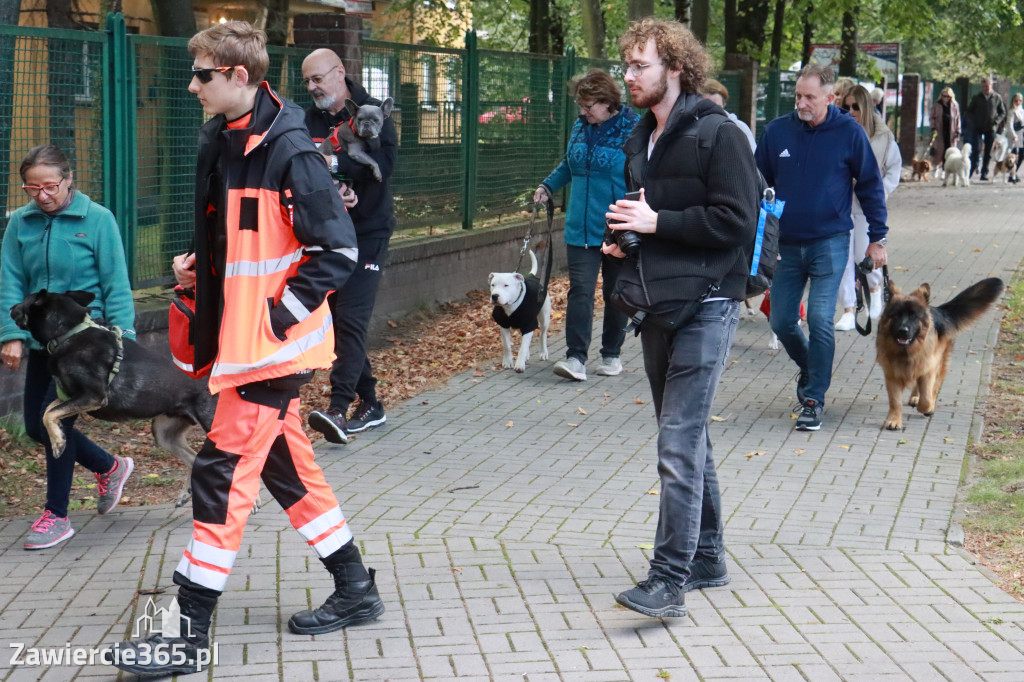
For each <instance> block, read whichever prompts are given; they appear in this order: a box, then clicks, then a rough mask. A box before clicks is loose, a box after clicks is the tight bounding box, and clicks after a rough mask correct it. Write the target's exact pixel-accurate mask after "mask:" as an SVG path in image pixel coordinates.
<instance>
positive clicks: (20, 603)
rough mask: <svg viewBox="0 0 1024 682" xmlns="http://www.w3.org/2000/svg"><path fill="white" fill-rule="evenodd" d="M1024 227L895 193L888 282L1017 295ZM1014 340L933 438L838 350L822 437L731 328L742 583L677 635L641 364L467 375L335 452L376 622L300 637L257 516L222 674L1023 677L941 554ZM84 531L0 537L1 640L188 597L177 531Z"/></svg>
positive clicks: (708, 595) (276, 536)
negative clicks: (637, 587)
mask: <svg viewBox="0 0 1024 682" xmlns="http://www.w3.org/2000/svg"><path fill="white" fill-rule="evenodd" d="M1022 215H1024V191H1022V190H1020V189H1018V188H1016V187H1008V186H1005V185H992V184H986V185H981V186H979V185H974V186H972V187H970V188H968V189H961V190H953V191H943V190H942V189H941V188H940V187H938V186H937V183H930V184H924V183H917V184H912V185H909V186H907V187H904V188H901V189H900V190H899V191H898V192H897V193H896V194H895V195H894V196H893V198H892V201H891V226H892V233H891V239H890V242H891V249H890V258H891V259H892V261H893V266H894V267H893V268H892V269H891V275H892V277H893V279H894V281H896V282H897V283H898V284H900V285H904V286H906V287H913V286H916V285H917V284H919V283H921V282H924V281H928V282H930V283H931V284H932V292H933V300H935V301H937V302H943V301H945V300H948V298H950V297H951V296H952V295H953V294H954V293H955V292H956V291H958V290H959V289H962V288H963V287H964V286H966V285H968V284H970V283H972V282H974V281H977V280H979V279H982V278H983V277H987V276H991V275H993V274H994V275H996V276H999V277H1002V278H1003V279H1004V280H1007V281H1009V280H1010V279H1011V277H1012V276H1013V273H1014V270H1015V269H1016V267H1017V265H1018V263H1019V261H1020V260H1021V259H1022V257H1024V236H1022V235H1021V231H1020V230H1019V227H1020V224H1021V216H1022ZM897 268H900V269H897ZM996 332H997V316H996V315H995V314H989V315H987V316H986V317H985V318H984V319H983V320H982V321H981V322H980V323H979V324H978V325H977V326H976V327H975V328H974V329H973V330H972V331H970V332H968V333H965V334H964V335H962V336H961V338H960V340H959V341H958V343H957V347H956V350H955V352H954V354H953V362H952V366H951V368H950V374H949V377H948V378H947V380H946V383H945V386H944V388H943V392H942V394H941V395H940V401H939V405H938V408H937V409H936V412H935V415H934V416H933V417H932V418H930V419H927V418H924V417H922V416H920V415H918V414H917V413H915V412H911V411H910V409H909V408H905V409H904V415H905V417H904V421H905V424H906V430H905V431H904V432H900V433H891V432H886V431H882V430H880V426H881V423H882V420H883V417H884V415H885V411H886V397H885V389H884V385H883V381H882V376H881V372H880V371H879V370H878V369H877V367H876V366H875V365H874V361H873V359H874V350H873V343H872V342H871V341H870V340H866V339H862V338H861V337H860V336H858V335H857V334H856V333H854V332H847V333H839V334H838V337H839V338H838V342H837V352H836V368H835V373H834V377H835V378H834V382H833V387H832V390H831V391H830V393H829V397H828V404H827V405H826V413H825V423H824V427H823V428H822V430H821V431H819V432H816V433H805V432H795V431H794V430H793V419H792V418H791V414H790V407H791V405H792V404H793V402H794V398H793V380H794V378H795V371H794V368H793V366H792V365H791V363H790V362H789V360H788V359H787V358H786V357H785V354H784V352H782V351H770V350H768V340H769V330H768V326H767V323H766V321H765V320H764V319H763V318H762V317H761V316H757V317H753V318H750V319H749V320H744V321H743V322H741V325H740V332H739V334H738V335H737V339H736V343H735V345H734V347H733V352H732V355H731V358H730V366H729V368H728V371H727V372H726V373H725V375H724V378H723V381H722V386H721V389H720V392H719V396H718V400H717V401H716V404H715V414H716V415H717V416H719V417H721V418H722V419H724V421H721V422H717V421H716V423H715V424H714V426H713V434H712V438H713V440H714V444H715V455H716V459H717V461H718V463H719V476H720V479H721V481H722V485H723V501H724V504H725V507H726V511H727V514H728V523H727V528H726V540H727V545H728V552H729V564H730V571H731V574H732V577H733V581H732V584H730V585H729V586H727V587H725V588H719V589H714V590H707V591H704V592H696V593H691V594H690V595H688V598H687V605H688V606H689V609H690V615H689V616H688V617H686V618H682V619H668V620H658V619H649V618H645V617H643V616H639V615H637V614H635V613H633V612H631V611H628V610H625V609H623V608H621V607H619V606H617V605H616V604H615V602H614V595H615V594H616V593H617V592H619V591H621V590H622V589H625V588H626V587H628V586H630V585H631V584H632V583H633V582H634V581H635V580H637V579H638V578H641V577H643V575H644V574H645V572H646V567H647V558H648V556H649V550H650V546H651V543H652V541H653V537H654V526H655V522H656V515H657V502H658V498H657V496H656V495H654V494H652V493H653V491H656V490H657V488H658V476H657V456H656V449H655V438H656V432H655V425H654V419H653V409H652V406H651V403H650V393H649V390H648V387H647V383H646V380H645V378H644V376H643V372H642V360H641V358H640V356H639V352H640V349H639V344H638V343H637V342H636V341H635V340H633V339H630V340H628V341H627V344H626V347H625V348H624V352H623V361H624V364H625V365H626V367H627V369H628V371H627V372H626V373H624V374H623V375H620V376H618V377H597V376H594V377H591V378H590V379H589V380H588V381H587V382H586V383H582V384H577V383H570V382H568V381H565V380H562V379H559V378H558V377H555V376H554V375H553V374H552V373H551V364H552V363H553V362H554V361H555V360H557V359H559V358H560V357H561V355H562V353H563V352H564V346H563V345H562V343H561V339H552V341H553V342H554V343H553V346H554V348H553V356H552V358H551V360H550V361H549V362H540V361H537V360H536V359H535V361H534V362H533V363H531V364H530V366H529V368H528V370H527V372H526V374H525V375H515V374H513V373H511V372H500V371H494V370H493V368H492V367H488V368H486V370H485V372H484V376H480V377H477V376H473V375H472V374H465V375H462V376H459V377H456V378H455V379H453V380H452V381H451V382H449V384H448V385H447V386H445V387H444V388H443V389H442V390H438V391H435V392H432V393H428V394H424V395H421V396H419V397H417V398H415V399H413V400H411V401H410V402H408V403H406V404H405V405H402V406H399V407H395V408H392V409H391V410H390V411H389V413H388V422H387V424H386V425H384V426H383V427H381V428H379V429H376V430H374V431H371V432H367V433H365V434H360V435H359V436H358V437H357V438H356V439H355V440H354V441H353V443H351V444H350V445H348V446H328V445H326V444H322V445H321V446H320V447H319V448H318V453H319V458H320V463H321V465H322V466H323V467H324V469H325V471H326V474H327V477H328V480H329V481H331V482H332V483H333V484H335V485H336V486H337V491H338V496H339V499H340V500H341V503H342V508H343V509H344V510H345V512H346V513H347V514H348V515H349V516H350V522H351V525H352V528H353V529H354V531H355V533H356V537H357V539H358V541H359V542H360V543H361V546H362V548H363V551H364V555H365V556H366V559H367V563H368V564H369V565H370V566H375V567H376V568H377V570H378V574H377V575H378V581H379V584H380V590H381V594H382V596H383V597H384V600H385V602H386V603H387V609H388V610H387V612H386V613H385V614H384V616H382V618H381V619H380V620H378V621H377V622H375V623H373V624H370V625H367V626H363V627H359V628H353V629H351V630H350V631H347V632H343V633H334V634H330V635H323V636H320V637H297V636H295V635H292V634H290V633H288V632H287V629H286V626H285V625H284V623H285V622H286V621H287V618H288V616H289V615H290V614H291V613H292V612H294V611H296V610H299V609H302V608H307V607H308V606H310V605H313V606H315V605H318V604H319V603H320V602H321V601H322V600H323V598H324V597H325V596H326V595H327V593H328V592H329V590H330V585H329V580H328V576H327V574H326V572H325V571H324V570H323V568H322V567H321V565H320V563H319V562H318V561H316V560H315V559H314V558H313V557H312V554H311V553H310V551H309V549H308V548H307V547H306V546H305V544H304V543H303V542H302V541H301V540H300V538H299V536H298V534H297V533H295V532H294V531H293V530H292V529H291V527H290V526H289V525H288V522H287V518H286V516H285V515H284V513H283V512H281V510H280V508H279V507H278V506H277V505H276V503H271V504H270V505H268V506H267V507H266V508H265V509H264V510H263V511H262V512H261V513H260V514H258V515H257V516H255V517H253V518H252V520H251V522H250V524H249V528H248V530H247V532H246V537H245V540H244V541H243V546H242V550H241V552H240V553H239V557H238V561H237V563H236V565H235V570H234V572H233V574H232V577H231V579H230V581H229V583H228V592H227V593H226V594H225V597H224V598H223V599H222V600H221V601H222V603H221V605H220V606H219V608H218V611H217V613H216V620H215V626H214V630H213V633H212V634H213V640H214V642H216V643H217V644H218V646H219V657H220V661H219V665H218V666H217V667H215V668H214V669H213V670H212V672H211V673H210V675H209V676H208V678H209V679H216V680H233V679H239V680H242V679H244V680H247V681H250V682H254V681H255V680H261V679H265V680H289V681H292V680H309V679H320V680H332V681H333V680H378V679H388V680H419V679H452V678H458V679H466V680H471V679H476V680H489V679H498V680H506V679H507V680H524V679H525V680H530V681H531V682H537V681H540V680H570V681H572V680H656V679H661V678H664V677H665V676H666V675H667V676H668V679H671V680H673V681H675V682H678V681H680V680H712V679H732V680H780V681H781V680H810V681H813V682H818V681H820V680H882V679H884V680H956V681H957V682H961V681H964V680H976V679H978V680H993V681H994V680H1008V681H1009V680H1014V681H1018V682H1019V681H1020V680H1022V679H1024V630H1022V626H1024V605H1022V604H1021V603H1019V602H1017V601H1015V600H1014V599H1012V598H1010V597H1009V596H1007V595H1006V594H1004V593H1003V592H1001V591H1000V590H999V589H997V588H996V586H995V585H994V584H993V583H992V582H991V581H990V579H989V578H988V577H987V576H986V575H985V574H984V573H983V572H982V571H980V570H979V569H978V568H976V567H975V566H974V565H972V562H971V561H970V559H969V557H966V556H965V555H964V554H963V553H962V552H961V551H958V550H956V549H954V548H952V547H950V546H949V545H948V544H947V543H946V538H947V533H948V531H949V529H950V526H951V520H952V517H953V512H954V503H955V498H956V493H957V484H958V481H959V477H960V472H961V468H962V464H963V461H964V452H965V448H966V446H967V443H968V441H969V440H970V439H971V438H972V437H974V436H975V435H976V430H977V428H978V426H979V420H978V419H977V418H976V412H977V410H978V407H977V402H978V398H979V394H980V393H983V392H984V387H985V386H986V385H987V383H988V372H989V366H990V359H991V353H990V350H989V347H990V344H992V343H993V342H994V341H995V339H996ZM495 333H497V332H496V331H495ZM535 350H536V344H535ZM595 368H596V364H593V363H592V370H593V369H595ZM762 451H763V453H764V454H754V455H752V456H748V455H751V453H760V452H762ZM72 517H73V522H74V524H75V527H76V529H77V530H78V535H76V537H75V538H73V539H72V540H70V541H69V542H67V543H66V544H65V545H64V546H62V547H60V548H58V549H56V550H44V551H41V552H35V553H29V552H25V551H24V550H22V548H21V544H22V541H23V536H24V534H25V532H26V530H27V527H28V524H29V523H30V521H31V519H28V518H17V519H7V520H3V521H0V576H2V580H0V607H2V612H0V639H3V640H6V641H7V642H8V643H16V642H20V643H24V644H26V645H27V646H31V647H60V648H63V647H64V645H65V643H71V644H72V645H74V646H82V647H89V646H98V645H100V644H103V643H110V642H114V641H119V640H120V639H122V638H124V637H125V636H126V635H130V634H131V630H132V626H133V623H134V621H135V619H136V618H137V617H138V616H140V615H141V614H142V611H141V609H142V606H141V605H136V604H135V603H134V602H133V597H134V595H135V591H136V590H139V589H146V590H151V589H153V588H163V589H165V590H167V592H166V593H165V594H164V595H162V596H158V597H157V600H158V601H161V600H162V602H166V601H167V600H168V599H169V595H170V594H173V593H174V590H173V586H172V585H171V574H172V572H173V570H174V567H175V565H176V564H177V561H178V559H179V557H180V554H181V550H182V548H183V547H184V545H185V542H186V539H187V538H188V536H189V533H190V517H189V515H188V514H187V513H183V512H181V511H174V510H171V509H169V508H166V507H160V508H147V509H124V510H118V511H116V512H114V513H112V514H111V515H109V516H104V517H100V516H96V515H95V514H93V513H80V514H79V513H73V514H72ZM144 602H145V598H143V604H144ZM10 653H14V650H13V649H11V650H10ZM9 656H10V654H9V655H8V656H4V657H3V660H2V661H0V677H2V678H3V679H9V680H67V679H71V678H73V677H74V678H75V679H92V678H102V679H112V678H113V675H112V674H111V670H110V669H109V668H104V667H102V666H100V665H92V666H89V665H86V666H82V667H69V666H49V667H44V668H40V667H27V666H13V667H12V665H11V663H10V661H9ZM659 676H660V677H659ZM203 678H204V676H195V678H188V679H203Z"/></svg>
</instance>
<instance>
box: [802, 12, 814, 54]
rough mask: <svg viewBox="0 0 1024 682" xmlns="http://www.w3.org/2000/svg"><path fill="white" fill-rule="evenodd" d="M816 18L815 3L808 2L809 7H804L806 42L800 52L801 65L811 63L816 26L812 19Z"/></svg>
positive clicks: (804, 41)
mask: <svg viewBox="0 0 1024 682" xmlns="http://www.w3.org/2000/svg"><path fill="white" fill-rule="evenodd" d="M813 16H814V3H813V2H808V3H807V7H804V16H803V24H804V40H803V47H802V48H801V50H800V65H801V66H807V65H808V64H810V63H811V43H813V42H814V24H813V23H812V21H811V18H812V17H813Z"/></svg>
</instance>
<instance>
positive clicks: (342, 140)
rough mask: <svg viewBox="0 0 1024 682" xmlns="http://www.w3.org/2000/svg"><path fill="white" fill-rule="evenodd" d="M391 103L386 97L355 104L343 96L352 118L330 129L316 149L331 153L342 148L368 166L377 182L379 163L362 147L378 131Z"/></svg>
mask: <svg viewBox="0 0 1024 682" xmlns="http://www.w3.org/2000/svg"><path fill="white" fill-rule="evenodd" d="M394 105H395V102H394V100H393V99H391V98H390V97H388V98H387V99H385V100H384V101H383V102H381V105H380V106H379V107H378V106H375V105H373V104H364V105H363V106H359V105H358V104H356V103H355V102H353V101H352V100H351V99H346V100H345V108H346V109H348V112H349V114H351V116H352V118H350V119H349V120H348V121H346V122H344V123H341V124H339V125H338V126H337V127H335V128H334V130H332V131H331V134H330V135H328V136H327V139H325V140H324V141H323V142H322V143H321V144H320V153H322V154H333V153H334V150H335V149H336V148H341V149H344V150H345V153H346V154H348V156H349V158H351V159H352V160H353V161H355V162H356V163H361V164H363V165H364V166H369V167H370V170H371V171H372V172H373V177H374V179H376V180H377V182H380V181H381V180H383V179H384V178H383V176H382V175H381V174H380V167H379V166H377V162H376V161H374V160H373V159H372V158H370V155H369V154H367V153H366V151H367V146H368V142H369V140H372V139H374V138H376V137H377V136H378V135H380V130H381V128H383V127H384V119H386V118H387V117H388V116H390V115H391V111H392V109H394Z"/></svg>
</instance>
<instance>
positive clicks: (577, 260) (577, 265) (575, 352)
mask: <svg viewBox="0 0 1024 682" xmlns="http://www.w3.org/2000/svg"><path fill="white" fill-rule="evenodd" d="M565 251H566V257H567V259H568V261H569V296H568V300H567V302H566V306H565V345H566V351H565V356H566V357H568V358H576V359H578V360H579V361H580V362H582V363H584V364H586V362H587V352H588V351H589V350H590V335H591V331H592V329H593V327H594V288H595V287H596V286H597V272H598V270H600V271H601V278H602V284H601V291H602V292H603V293H604V331H603V333H602V334H601V357H603V358H617V357H619V352H620V351H621V350H622V342H623V341H624V340H625V339H626V331H625V330H626V324H627V323H628V322H629V318H628V317H627V316H626V313H624V312H623V311H622V310H620V309H619V308H618V307H617V306H615V305H613V304H612V302H611V293H612V289H614V288H615V281H616V280H617V279H618V278H619V273H620V272H621V271H622V260H620V259H618V258H612V257H611V256H605V255H604V254H602V253H601V248H600V247H593V246H592V247H590V248H584V247H582V246H570V245H568V244H566V246H565Z"/></svg>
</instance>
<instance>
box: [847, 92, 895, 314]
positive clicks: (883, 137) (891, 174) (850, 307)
mask: <svg viewBox="0 0 1024 682" xmlns="http://www.w3.org/2000/svg"><path fill="white" fill-rule="evenodd" d="M842 106H843V107H844V108H846V109H848V110H849V112H850V115H851V116H853V117H854V118H855V119H857V122H858V123H860V124H861V126H862V127H863V128H864V132H865V133H867V136H868V140H869V141H870V142H871V150H872V151H873V152H874V153H875V160H876V161H877V162H878V169H879V170H880V171H881V173H882V186H883V187H884V188H885V196H886V197H887V198H888V196H889V194H891V193H892V191H893V190H894V189H896V185H898V184H899V183H900V168H902V166H903V157H902V156H900V148H899V145H898V144H896V139H895V137H894V136H893V134H892V131H891V130H889V128H888V127H886V125H885V122H884V121H883V120H882V117H881V116H879V115H878V114H877V113H876V112H875V107H874V104H873V103H872V101H871V93H869V92H868V91H867V89H866V88H865V87H864V86H863V85H858V86H856V87H854V88H853V89H852V90H850V91H849V92H848V93H847V94H846V95H845V96H844V97H843V102H842ZM851 213H852V216H851V217H852V218H853V239H851V240H850V257H849V259H848V262H847V263H846V272H844V273H843V281H842V283H841V284H840V285H839V301H840V303H841V304H842V306H843V316H842V317H841V318H839V321H838V322H836V330H837V331H849V330H851V329H854V328H855V326H856V318H855V311H856V306H857V290H856V285H855V283H854V282H855V278H856V275H855V273H856V267H857V263H859V262H861V261H862V260H864V254H865V252H866V251H867V248H868V221H867V218H865V217H864V211H863V210H862V209H861V207H860V202H859V201H857V196H856V195H854V197H853V211H852V212H851ZM868 289H869V290H870V292H871V297H870V304H869V306H868V314H869V315H870V316H871V319H873V320H877V319H878V318H879V317H880V316H881V315H882V271H881V270H875V271H874V272H872V273H871V274H870V275H868Z"/></svg>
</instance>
